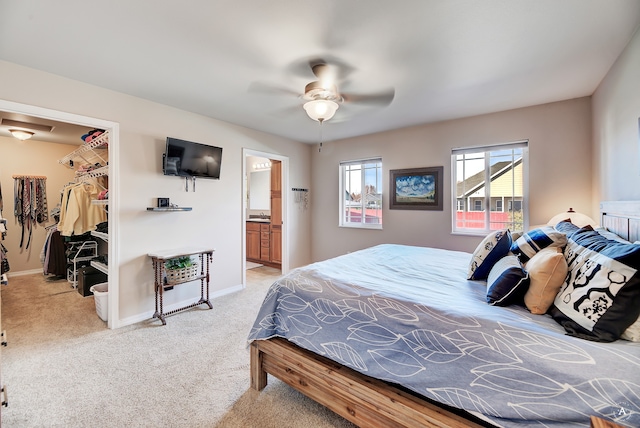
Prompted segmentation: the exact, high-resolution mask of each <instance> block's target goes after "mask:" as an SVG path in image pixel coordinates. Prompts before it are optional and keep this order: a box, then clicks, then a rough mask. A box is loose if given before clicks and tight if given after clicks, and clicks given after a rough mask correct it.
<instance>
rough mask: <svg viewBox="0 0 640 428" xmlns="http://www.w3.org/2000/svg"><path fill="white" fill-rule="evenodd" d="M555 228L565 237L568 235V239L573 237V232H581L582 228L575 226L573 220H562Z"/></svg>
mask: <svg viewBox="0 0 640 428" xmlns="http://www.w3.org/2000/svg"><path fill="white" fill-rule="evenodd" d="M554 228H555V229H556V230H557V231H558V232H562V233H564V234H565V235H567V237H569V236H571V234H572V233H573V232H576V231H578V230H580V228H579V227H578V226H576V225H575V224H573V223H571V219H566V220H562V221H560V222H558V223H557V224H556V225H555V226H554Z"/></svg>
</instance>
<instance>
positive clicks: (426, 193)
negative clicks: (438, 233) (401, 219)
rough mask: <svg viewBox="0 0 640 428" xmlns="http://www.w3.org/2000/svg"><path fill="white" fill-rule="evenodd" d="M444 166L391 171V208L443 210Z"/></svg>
mask: <svg viewBox="0 0 640 428" xmlns="http://www.w3.org/2000/svg"><path fill="white" fill-rule="evenodd" d="M443 169H444V167H442V166H434V167H427V168H410V169H392V170H390V171H389V193H390V195H389V209H392V210H437V211H442V172H443Z"/></svg>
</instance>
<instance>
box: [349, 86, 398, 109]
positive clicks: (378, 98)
mask: <svg viewBox="0 0 640 428" xmlns="http://www.w3.org/2000/svg"><path fill="white" fill-rule="evenodd" d="M341 95H342V98H344V102H345V103H357V104H371V105H381V106H387V105H389V104H391V102H392V101H393V98H394V97H395V95H396V91H395V90H394V89H393V88H390V89H387V90H384V91H381V92H376V93H373V94H353V93H344V92H343V93H341Z"/></svg>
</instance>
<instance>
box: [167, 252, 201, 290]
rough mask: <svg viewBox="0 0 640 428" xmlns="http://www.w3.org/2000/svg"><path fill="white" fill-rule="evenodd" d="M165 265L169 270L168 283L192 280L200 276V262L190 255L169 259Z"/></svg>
mask: <svg viewBox="0 0 640 428" xmlns="http://www.w3.org/2000/svg"><path fill="white" fill-rule="evenodd" d="M164 267H165V269H166V271H167V284H177V283H179V282H186V281H191V280H192V279H195V278H197V277H198V263H196V262H194V261H193V260H192V259H191V257H189V256H182V257H176V258H175V259H169V260H167V261H166V262H165V265H164Z"/></svg>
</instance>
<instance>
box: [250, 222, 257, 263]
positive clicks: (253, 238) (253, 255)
mask: <svg viewBox="0 0 640 428" xmlns="http://www.w3.org/2000/svg"><path fill="white" fill-rule="evenodd" d="M253 225H258V230H255V229H253ZM247 258H248V259H254V260H260V225H259V224H257V223H247Z"/></svg>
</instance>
